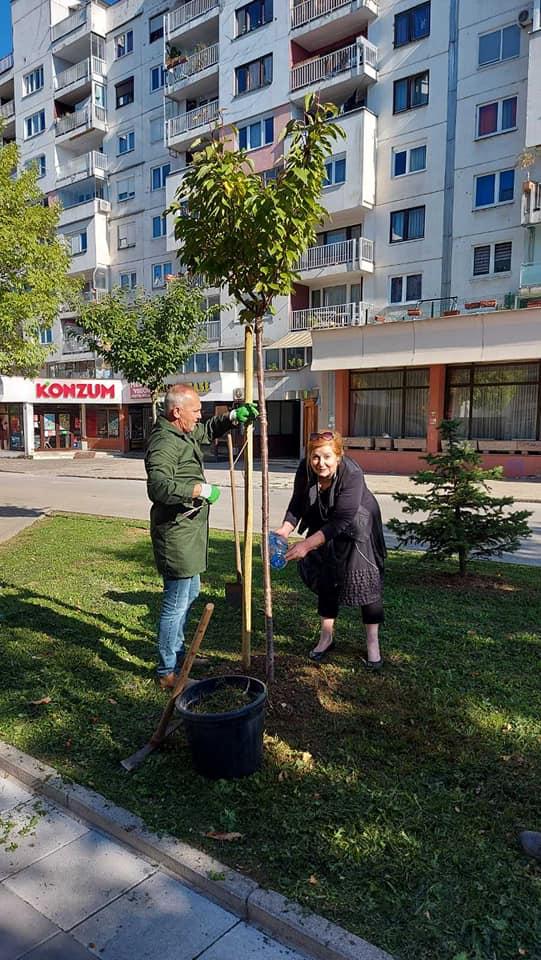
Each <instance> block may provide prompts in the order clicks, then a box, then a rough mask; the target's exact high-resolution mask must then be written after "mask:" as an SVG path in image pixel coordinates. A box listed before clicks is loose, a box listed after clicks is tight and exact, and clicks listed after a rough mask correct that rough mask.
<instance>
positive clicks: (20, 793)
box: [0, 775, 32, 813]
mask: <svg viewBox="0 0 541 960" xmlns="http://www.w3.org/2000/svg"><path fill="white" fill-rule="evenodd" d="M31 799H32V794H31V793H29V792H28V790H25V789H24V787H23V786H22V785H21V784H20V783H17V781H16V780H12V779H11V777H5V776H2V775H0V813H3V812H4V811H5V810H11V808H12V807H16V806H17V804H19V803H26V801H27V800H31Z"/></svg>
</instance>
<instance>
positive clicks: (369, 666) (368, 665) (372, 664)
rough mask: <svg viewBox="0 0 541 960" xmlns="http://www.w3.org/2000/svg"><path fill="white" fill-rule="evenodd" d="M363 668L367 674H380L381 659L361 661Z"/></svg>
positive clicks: (382, 661)
mask: <svg viewBox="0 0 541 960" xmlns="http://www.w3.org/2000/svg"><path fill="white" fill-rule="evenodd" d="M361 662H362V664H363V667H364V669H365V670H367V671H368V673H381V671H382V670H383V663H384V660H383V657H380V659H379V660H364V659H363V660H362V661H361Z"/></svg>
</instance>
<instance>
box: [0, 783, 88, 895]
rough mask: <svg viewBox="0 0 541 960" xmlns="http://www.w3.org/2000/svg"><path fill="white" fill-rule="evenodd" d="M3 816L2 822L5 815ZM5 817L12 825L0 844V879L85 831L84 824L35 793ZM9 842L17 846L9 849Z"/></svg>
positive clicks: (86, 830) (86, 829) (46, 854)
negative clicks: (35, 795)
mask: <svg viewBox="0 0 541 960" xmlns="http://www.w3.org/2000/svg"><path fill="white" fill-rule="evenodd" d="M3 819H4V822H5V821H6V816H5V815H4V818H3ZM9 820H10V821H11V822H13V826H12V827H11V828H10V830H9V833H8V835H7V837H6V840H5V842H4V844H2V845H1V846H0V880H4V879H5V878H6V877H9V876H10V875H12V874H14V873H18V872H19V871H20V870H23V869H24V868H25V867H27V866H28V865H29V864H31V863H33V862H34V861H35V860H39V859H41V858H42V857H46V856H48V855H49V854H50V853H53V852H54V851H55V850H58V849H59V847H63V846H64V845H65V844H66V843H71V841H72V840H75V839H76V838H77V837H80V836H82V835H83V834H84V833H88V827H87V826H86V825H85V824H83V823H78V822H77V820H74V819H73V818H72V817H68V816H66V814H65V813H62V812H61V811H60V810H59V809H58V807H57V806H55V805H54V804H52V803H49V801H48V800H44V799H41V798H39V797H34V798H32V800H30V802H28V803H25V804H23V805H22V806H20V807H17V809H16V810H12V811H11V812H10V814H9ZM11 844H17V849H16V850H10V849H9V847H10V845H11Z"/></svg>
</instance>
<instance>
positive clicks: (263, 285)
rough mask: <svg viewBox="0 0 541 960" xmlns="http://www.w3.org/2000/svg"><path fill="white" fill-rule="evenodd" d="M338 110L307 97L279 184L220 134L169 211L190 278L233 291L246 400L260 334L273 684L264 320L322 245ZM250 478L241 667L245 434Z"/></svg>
mask: <svg viewBox="0 0 541 960" xmlns="http://www.w3.org/2000/svg"><path fill="white" fill-rule="evenodd" d="M336 113H337V110H336V107H334V106H333V105H332V104H320V103H319V102H318V101H317V100H316V99H315V98H313V97H309V98H307V100H306V103H305V116H304V120H291V121H290V122H289V123H288V124H287V126H286V129H285V134H284V135H285V137H287V138H290V146H289V150H288V151H287V153H286V155H285V157H284V161H283V165H282V166H281V168H280V169H279V170H278V172H277V176H276V179H275V180H271V181H270V182H268V183H267V184H265V183H264V182H263V180H262V178H261V176H260V175H259V174H257V173H255V171H254V166H253V164H252V162H251V160H249V158H248V157H247V156H246V153H245V151H243V150H237V149H235V147H234V144H233V143H232V141H231V139H227V138H224V137H222V136H220V135H219V134H220V131H218V130H216V131H215V135H214V137H213V139H212V140H211V142H210V143H209V144H208V145H207V146H202V145H201V146H200V149H199V150H198V151H197V152H196V153H195V155H194V162H193V165H192V166H191V167H190V168H189V170H188V172H187V173H186V174H185V176H184V177H183V180H182V183H181V185H180V187H179V189H178V191H177V195H176V198H175V200H174V202H173V203H172V204H171V207H170V209H169V211H168V212H170V213H172V214H174V215H175V216H176V226H175V236H176V238H177V240H178V241H179V242H180V245H181V248H180V250H179V257H181V259H182V262H183V263H184V264H186V266H187V267H188V268H189V270H191V271H192V272H193V273H200V274H202V275H203V276H204V277H205V278H206V279H207V281H208V282H209V283H210V284H211V285H212V286H227V287H228V290H229V293H230V294H231V295H232V296H233V297H234V299H235V301H236V302H237V304H238V305H239V307H240V312H239V319H240V321H241V322H242V323H244V324H245V399H246V400H248V401H249V400H251V399H252V376H253V368H252V357H253V336H254V333H255V344H256V358H257V363H256V366H257V386H258V398H259V409H260V416H261V420H260V424H261V475H262V531H263V551H262V552H263V582H264V596H265V635H266V644H267V679H268V680H272V679H273V674H274V646H273V623H272V592H271V581H270V567H269V553H268V532H269V482H268V444H267V415H266V408H265V384H264V363H263V329H264V317H265V315H266V314H269V313H272V312H274V310H273V306H272V302H273V299H274V297H276V296H287V295H288V294H290V293H291V291H292V290H293V288H294V283H295V280H296V279H298V277H297V274H296V272H295V271H296V267H297V263H298V260H299V258H300V257H301V255H302V254H303V253H304V252H305V250H306V249H307V247H308V246H309V245H310V243H313V242H314V240H315V228H316V226H317V225H318V224H319V223H321V222H322V220H323V219H324V217H325V210H324V208H323V207H322V206H321V204H320V200H319V198H320V195H321V189H322V187H323V184H324V182H325V177H326V170H325V160H326V158H327V157H328V156H329V155H330V154H331V153H332V150H333V143H334V141H335V140H336V139H338V137H340V136H343V135H344V134H343V131H342V130H341V128H339V127H338V126H337V125H336V124H335V123H334V122H333V119H332V118H333V117H334V116H335V115H336ZM247 433H248V437H247V443H248V449H247V456H246V467H247V469H246V471H245V484H246V489H245V497H246V525H245V539H244V588H245V593H244V602H243V663H244V665H245V667H248V666H249V664H250V634H251V607H250V603H251V554H252V539H251V530H252V521H251V515H252V511H251V504H252V491H251V470H252V465H251V464H252V456H251V450H252V448H251V442H252V428H251V427H249V428H248V431H247Z"/></svg>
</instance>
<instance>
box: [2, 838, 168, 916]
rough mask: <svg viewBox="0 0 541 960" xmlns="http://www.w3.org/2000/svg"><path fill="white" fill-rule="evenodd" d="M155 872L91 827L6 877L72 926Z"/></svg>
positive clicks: (28, 898)
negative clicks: (35, 861)
mask: <svg viewBox="0 0 541 960" xmlns="http://www.w3.org/2000/svg"><path fill="white" fill-rule="evenodd" d="M153 872H154V867H152V866H150V864H149V863H146V861H145V860H142V859H141V858H140V857H136V856H135V855H134V854H133V853H130V852H129V851H128V850H124V849H123V848H122V847H120V846H119V845H118V844H117V843H115V842H114V841H112V840H109V839H108V838H107V837H104V836H103V835H102V834H99V833H97V831H94V830H89V831H87V833H85V834H84V835H83V836H81V837H78V839H76V840H73V841H72V842H71V843H68V844H66V845H65V846H63V847H61V848H60V850H56V851H55V852H54V853H51V854H49V856H47V857H44V859H42V860H39V861H38V862H37V863H33V864H32V865H31V866H28V867H26V869H24V870H21V871H20V873H17V874H15V875H14V876H12V877H9V879H7V880H5V881H4V883H5V884H6V886H7V887H9V889H10V890H12V891H13V892H14V893H16V894H18V896H20V897H22V898H23V900H26V902H27V903H30V904H31V905H32V906H33V907H36V909H38V910H39V911H40V913H43V915H44V916H46V917H48V918H49V919H50V920H53V921H54V922H55V923H57V924H58V926H59V927H61V928H62V929H63V930H70V929H71V927H73V926H75V924H76V923H80V922H81V921H82V920H85V919H86V918H87V917H88V916H90V915H91V914H93V913H95V911H96V910H99V909H100V908H101V907H103V906H105V905H106V904H107V903H110V901H111V900H114V899H115V898H116V897H118V896H119V895H120V894H121V893H123V892H124V891H125V890H129V889H130V887H133V886H134V885H135V884H137V883H139V882H140V881H141V880H144V879H145V877H148V876H149V875H150V874H152V873H153Z"/></svg>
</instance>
